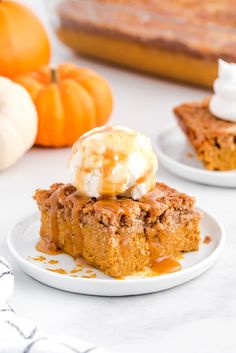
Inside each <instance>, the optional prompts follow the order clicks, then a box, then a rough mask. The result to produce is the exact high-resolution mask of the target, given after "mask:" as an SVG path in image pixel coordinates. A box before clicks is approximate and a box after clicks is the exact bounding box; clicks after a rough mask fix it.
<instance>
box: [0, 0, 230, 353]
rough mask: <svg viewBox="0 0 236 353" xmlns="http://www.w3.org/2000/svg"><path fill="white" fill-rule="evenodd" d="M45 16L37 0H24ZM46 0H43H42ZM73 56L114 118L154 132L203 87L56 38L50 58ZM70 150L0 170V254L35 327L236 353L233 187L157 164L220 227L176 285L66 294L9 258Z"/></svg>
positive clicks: (132, 348)
mask: <svg viewBox="0 0 236 353" xmlns="http://www.w3.org/2000/svg"><path fill="white" fill-rule="evenodd" d="M24 2H26V3H28V4H29V5H30V6H32V7H33V8H35V9H36V11H37V13H38V14H39V15H40V16H41V17H42V19H43V20H45V21H46V20H47V18H46V16H45V12H44V8H43V6H42V3H41V1H39V0H38V1H37V2H36V1H33V0H32V1H30V0H25V1H24ZM45 2H46V0H45ZM63 60H73V61H74V62H76V63H78V64H80V65H88V66H90V67H92V68H94V69H96V70H97V71H98V72H100V73H101V74H103V75H104V76H106V77H107V79H108V80H109V81H110V83H111V85H112V88H113V92H114V97H115V109H114V114H113V117H112V121H111V122H112V123H119V124H125V125H128V126H130V127H132V128H135V129H138V130H141V131H143V132H145V133H149V134H153V132H155V131H156V132H158V131H159V130H160V129H162V128H163V127H165V126H167V125H168V124H170V123H172V122H173V116H172V113H171V108H172V107H173V106H174V105H175V104H177V103H180V102H183V101H188V100H192V99H198V98H201V97H203V96H205V95H206V94H208V92H206V91H203V90H199V89H195V88H190V87H187V86H181V85H177V84H173V83H169V82H167V81H162V80H158V79H154V78H150V77H147V76H144V75H140V74H135V73H131V72H128V71H123V70H121V69H117V68H114V67H111V66H105V65H102V64H99V63H95V62H93V61H89V60H86V59H82V58H75V56H74V55H73V54H72V53H71V52H70V51H69V50H66V49H64V48H62V46H60V45H58V44H56V43H55V41H54V56H53V62H54V63H56V62H59V61H63ZM68 155H69V150H68V149H59V150H45V149H33V150H31V151H30V152H29V153H27V154H26V156H25V157H24V158H23V159H21V160H20V161H19V162H18V163H17V164H16V165H15V166H13V167H12V168H10V169H9V170H7V171H5V172H2V173H1V174H0V253H1V254H3V255H4V256H5V257H6V258H7V259H8V260H9V261H10V262H11V263H12V265H13V267H14V272H15V275H16V283H15V292H14V295H13V297H12V303H13V304H14V305H15V307H16V309H17V312H18V314H19V315H21V316H22V315H24V316H25V315H27V317H28V318H30V319H32V320H33V321H34V322H35V323H36V324H37V325H38V326H39V327H41V328H42V329H44V330H47V331H49V332H51V333H55V334H58V335H62V334H63V335H70V336H73V337H81V338H83V339H85V340H90V341H91V340H92V341H93V342H94V343H95V344H98V345H101V346H103V347H107V348H108V349H109V350H110V352H112V353H120V352H122V353H134V352H135V353H146V352H158V351H160V352H175V353H189V352H191V353H199V352H201V353H212V352H214V353H222V352H227V353H235V351H236V340H235V328H236V274H235V273H236V256H235V253H236V234H235V233H236V206H235V200H236V190H234V189H224V188H215V187H208V186H203V185H198V184H194V183H191V182H188V181H185V180H183V179H180V178H177V177H175V176H173V175H171V174H169V173H168V172H167V171H165V170H164V169H163V168H162V167H160V170H159V172H158V179H159V180H163V181H165V182H166V183H168V184H170V185H172V186H174V187H176V188H178V189H180V190H182V191H185V192H187V193H190V194H193V195H195V196H196V197H197V199H198V204H199V205H200V206H201V207H203V208H205V209H206V210H209V211H210V212H212V213H213V214H214V215H215V216H216V217H217V218H218V219H219V220H220V221H221V222H222V223H223V224H224V226H225V228H226V233H227V243H226V247H225V250H224V253H223V254H222V256H221V257H220V259H219V260H218V261H217V263H216V264H215V265H214V267H213V268H212V269H211V270H209V271H208V272H207V273H206V274H204V275H203V276H202V277H200V278H198V279H196V280H194V281H191V282H189V283H187V284H185V285H183V286H180V287H178V288H175V289H172V290H168V291H165V292H161V293H156V294H150V295H143V296H137V297H123V298H105V297H91V296H85V295H78V294H70V293H66V292H62V291H59V290H56V289H52V288H49V287H47V286H45V285H43V284H40V283H38V282H36V281H35V280H33V279H31V278H29V277H28V276H27V275H25V274H24V273H23V272H22V271H21V270H19V269H18V268H17V267H16V265H15V264H14V261H13V259H12V258H11V256H10V254H9V252H8V250H7V247H6V242H5V237H6V234H7V232H8V229H9V227H10V226H11V225H12V224H13V223H15V222H16V221H17V220H18V219H20V218H21V217H24V216H26V215H27V214H29V213H31V212H32V211H33V210H35V205H34V202H33V200H32V194H33V192H34V190H35V188H37V187H39V186H41V187H47V186H48V185H50V184H51V183H52V182H54V181H64V180H66V169H65V164H66V160H67V158H68Z"/></svg>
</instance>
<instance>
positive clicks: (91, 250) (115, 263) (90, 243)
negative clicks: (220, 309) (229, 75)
mask: <svg viewBox="0 0 236 353" xmlns="http://www.w3.org/2000/svg"><path fill="white" fill-rule="evenodd" d="M170 217H171V218H172V219H179V220H180V221H178V222H177V223H176V226H173V225H171V226H165V224H161V223H156V224H150V225H146V226H145V227H144V226H143V223H142V221H141V220H140V222H136V224H135V225H132V226H125V225H124V226H120V227H113V226H109V227H106V226H104V225H103V224H101V223H99V222H97V220H96V219H94V218H92V217H91V218H90V220H89V221H87V222H86V223H84V224H82V223H80V224H78V223H77V220H75V219H73V216H72V214H71V213H70V212H65V210H63V209H59V210H58V214H57V225H56V227H57V231H56V233H55V234H56V236H57V239H55V240H54V241H55V243H54V244H52V243H51V238H50V234H51V216H50V211H49V212H48V210H47V209H45V210H42V213H41V230H40V235H41V239H42V240H43V241H44V242H45V243H51V245H54V246H55V250H56V249H59V250H62V251H64V252H66V253H68V254H70V255H71V256H73V257H74V258H75V259H76V258H78V257H80V256H82V257H83V258H84V259H85V260H86V261H87V262H88V263H89V264H91V265H93V266H95V267H97V268H99V269H100V270H102V271H103V272H105V273H106V274H108V275H111V276H113V277H123V276H127V275H130V274H132V273H134V272H136V271H141V270H143V269H144V267H145V266H151V264H152V261H154V260H156V259H158V258H162V257H168V258H172V259H178V257H179V256H180V255H181V253H182V252H185V251H193V250H198V246H199V240H200V230H199V221H200V215H199V213H198V212H197V211H195V210H192V211H191V212H190V213H189V214H186V211H183V212H181V211H173V212H171V215H170ZM54 231H55V230H54Z"/></svg>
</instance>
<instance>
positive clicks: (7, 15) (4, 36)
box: [0, 0, 50, 78]
mask: <svg viewBox="0 0 236 353" xmlns="http://www.w3.org/2000/svg"><path fill="white" fill-rule="evenodd" d="M0 52H1V54H0V75H1V76H7V77H9V78H14V77H15V76H17V75H21V74H24V73H25V72H28V71H31V70H36V69H38V68H39V67H41V66H42V65H47V64H48V63H49V59H50V45H49V40H48V37H47V34H46V31H45V29H44V28H43V26H42V24H41V22H40V21H39V20H38V18H37V17H36V16H35V15H34V14H33V13H32V12H31V11H30V10H28V9H27V8H26V7H25V6H23V5H21V4H18V3H15V2H13V1H9V0H0Z"/></svg>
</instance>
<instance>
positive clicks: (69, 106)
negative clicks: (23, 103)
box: [15, 63, 112, 147]
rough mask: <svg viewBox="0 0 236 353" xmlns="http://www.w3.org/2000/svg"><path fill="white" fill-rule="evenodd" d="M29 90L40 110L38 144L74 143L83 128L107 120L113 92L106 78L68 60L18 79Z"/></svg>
mask: <svg viewBox="0 0 236 353" xmlns="http://www.w3.org/2000/svg"><path fill="white" fill-rule="evenodd" d="M15 81H16V82H18V83H20V84H21V85H22V86H24V87H25V88H26V89H27V90H28V92H29V93H30V95H31V97H32V99H33V101H34V103H35V105H36V108H37V111H38V118H39V123H38V135H37V138H36V141H35V144H37V145H41V146H47V147H63V146H69V145H72V144H73V143H74V142H75V141H76V139H77V138H78V137H79V136H81V135H82V134H83V133H84V132H86V131H88V130H90V129H92V128H94V127H96V126H100V125H103V124H105V123H106V122H107V120H108V118H109V116H110V114H111V111H112V94H111V90H110V87H109V85H108V83H107V81H106V80H105V79H104V78H102V77H100V76H99V75H97V74H96V73H94V72H93V71H91V70H89V69H87V68H80V67H77V66H76V65H74V64H70V63H65V64H61V65H59V66H58V68H57V69H55V70H52V69H50V68H49V67H42V68H41V69H39V70H38V71H34V72H31V73H28V74H27V75H25V76H20V77H18V78H16V79H15Z"/></svg>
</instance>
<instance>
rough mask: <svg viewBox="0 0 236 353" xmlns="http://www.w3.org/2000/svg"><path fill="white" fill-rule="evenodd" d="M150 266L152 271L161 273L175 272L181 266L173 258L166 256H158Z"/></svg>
mask: <svg viewBox="0 0 236 353" xmlns="http://www.w3.org/2000/svg"><path fill="white" fill-rule="evenodd" d="M150 268H151V270H152V271H153V272H154V273H156V274H159V275H163V274H167V273H173V272H177V271H179V270H181V268H182V267H181V264H180V263H179V262H178V261H176V260H174V259H171V258H168V257H160V258H157V259H156V260H154V261H152V263H151V266H150Z"/></svg>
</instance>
